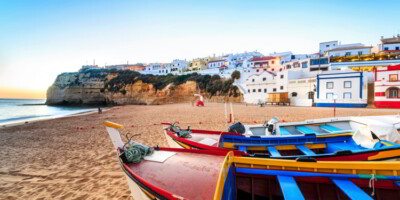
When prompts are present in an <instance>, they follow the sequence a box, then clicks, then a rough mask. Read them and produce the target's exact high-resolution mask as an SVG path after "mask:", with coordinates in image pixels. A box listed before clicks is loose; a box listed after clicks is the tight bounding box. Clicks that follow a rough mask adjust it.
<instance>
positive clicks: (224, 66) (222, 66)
mask: <svg viewBox="0 0 400 200" xmlns="http://www.w3.org/2000/svg"><path fill="white" fill-rule="evenodd" d="M219 68H228V67H227V66H226V65H221V67H219Z"/></svg>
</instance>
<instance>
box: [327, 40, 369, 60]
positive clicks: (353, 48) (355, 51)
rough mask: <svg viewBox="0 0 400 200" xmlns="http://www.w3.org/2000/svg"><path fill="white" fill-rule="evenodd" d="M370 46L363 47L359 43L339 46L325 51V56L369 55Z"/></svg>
mask: <svg viewBox="0 0 400 200" xmlns="http://www.w3.org/2000/svg"><path fill="white" fill-rule="evenodd" d="M371 49H372V46H365V45H363V44H361V43H356V44H346V45H339V46H337V47H336V48H332V49H329V50H326V51H325V55H326V56H329V57H331V56H335V57H337V56H356V55H368V54H371Z"/></svg>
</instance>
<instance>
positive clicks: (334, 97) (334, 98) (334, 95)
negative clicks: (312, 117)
mask: <svg viewBox="0 0 400 200" xmlns="http://www.w3.org/2000/svg"><path fill="white" fill-rule="evenodd" d="M332 98H333V117H336V99H337V98H338V95H337V94H333V97H332Z"/></svg>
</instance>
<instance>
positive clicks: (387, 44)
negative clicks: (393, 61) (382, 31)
mask: <svg viewBox="0 0 400 200" xmlns="http://www.w3.org/2000/svg"><path fill="white" fill-rule="evenodd" d="M379 51H381V52H387V53H390V52H400V34H397V37H393V38H383V36H382V37H381V43H380V44H379Z"/></svg>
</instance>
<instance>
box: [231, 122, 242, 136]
mask: <svg viewBox="0 0 400 200" xmlns="http://www.w3.org/2000/svg"><path fill="white" fill-rule="evenodd" d="M228 132H231V133H240V134H244V133H245V132H246V129H245V128H244V125H243V124H242V123H240V122H237V123H235V124H232V125H230V126H229V127H228Z"/></svg>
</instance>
